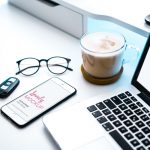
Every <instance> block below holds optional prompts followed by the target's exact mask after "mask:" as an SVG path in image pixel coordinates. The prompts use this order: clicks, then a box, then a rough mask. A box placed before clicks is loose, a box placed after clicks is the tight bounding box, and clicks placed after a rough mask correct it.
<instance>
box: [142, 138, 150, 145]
mask: <svg viewBox="0 0 150 150" xmlns="http://www.w3.org/2000/svg"><path fill="white" fill-rule="evenodd" d="M142 143H143V144H144V145H145V146H149V145H150V141H149V140H148V139H144V140H143V141H142Z"/></svg>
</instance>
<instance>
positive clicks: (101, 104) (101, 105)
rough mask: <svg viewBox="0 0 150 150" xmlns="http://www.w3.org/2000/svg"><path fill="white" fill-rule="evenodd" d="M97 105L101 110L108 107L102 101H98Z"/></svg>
mask: <svg viewBox="0 0 150 150" xmlns="http://www.w3.org/2000/svg"><path fill="white" fill-rule="evenodd" d="M96 106H97V107H98V108H99V109H100V110H103V109H105V108H106V106H105V105H104V104H103V103H102V102H99V103H97V104H96Z"/></svg>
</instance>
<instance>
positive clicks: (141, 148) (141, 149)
mask: <svg viewBox="0 0 150 150" xmlns="http://www.w3.org/2000/svg"><path fill="white" fill-rule="evenodd" d="M137 150H145V148H144V147H143V146H140V147H138V148H137Z"/></svg>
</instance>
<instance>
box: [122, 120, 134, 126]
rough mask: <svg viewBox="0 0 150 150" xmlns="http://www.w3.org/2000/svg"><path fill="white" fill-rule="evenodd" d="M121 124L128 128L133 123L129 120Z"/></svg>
mask: <svg viewBox="0 0 150 150" xmlns="http://www.w3.org/2000/svg"><path fill="white" fill-rule="evenodd" d="M123 123H124V124H125V125H126V127H129V126H132V125H133V123H132V122H131V121H130V120H126V121H124V122H123Z"/></svg>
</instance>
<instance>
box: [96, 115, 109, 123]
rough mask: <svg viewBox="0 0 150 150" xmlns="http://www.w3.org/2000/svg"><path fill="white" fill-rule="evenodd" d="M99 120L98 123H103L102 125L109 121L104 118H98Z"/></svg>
mask: <svg viewBox="0 0 150 150" xmlns="http://www.w3.org/2000/svg"><path fill="white" fill-rule="evenodd" d="M97 120H98V122H99V123H101V124H102V123H104V122H106V121H107V119H106V118H105V117H104V116H102V117H100V118H98V119H97Z"/></svg>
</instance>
